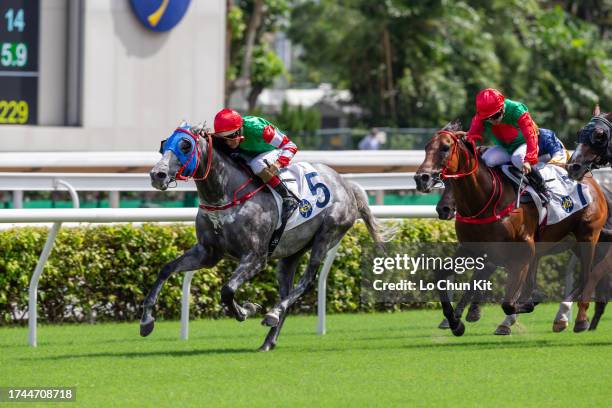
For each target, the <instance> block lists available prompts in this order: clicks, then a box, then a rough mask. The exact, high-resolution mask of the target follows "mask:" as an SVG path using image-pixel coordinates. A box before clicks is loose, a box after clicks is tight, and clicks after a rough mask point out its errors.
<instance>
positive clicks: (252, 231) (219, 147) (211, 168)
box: [140, 125, 393, 351]
mask: <svg viewBox="0 0 612 408" xmlns="http://www.w3.org/2000/svg"><path fill="white" fill-rule="evenodd" d="M187 128H188V129H189V130H190V131H188V132H183V133H184V134H183V135H181V136H180V137H179V139H180V140H178V142H177V145H176V147H175V149H174V151H173V150H171V149H166V150H164V149H161V150H162V152H163V156H162V158H161V159H160V160H159V161H158V162H157V164H155V166H154V167H153V168H152V169H151V172H150V177H151V184H152V186H153V187H154V188H156V189H159V190H166V189H167V188H168V187H169V185H170V184H171V183H173V182H175V180H176V179H177V173H179V172H180V171H182V170H183V169H184V167H185V166H184V165H185V163H184V162H181V160H180V159H179V157H177V156H183V157H190V158H192V159H193V158H194V155H195V159H199V160H198V161H197V163H198V165H197V167H195V168H194V172H193V174H190V176H189V177H193V179H194V180H195V183H196V186H197V190H198V196H199V200H200V203H201V205H200V209H199V210H198V213H197V216H196V220H195V222H196V235H197V243H196V244H195V245H194V246H193V247H191V248H190V249H188V250H187V251H186V252H185V253H184V254H183V255H181V256H179V257H178V258H177V259H175V260H173V261H171V262H170V263H168V264H167V265H165V266H164V267H163V268H162V270H161V271H160V273H159V275H158V277H157V280H156V281H155V283H154V284H153V287H152V288H151V291H150V292H149V294H148V295H147V297H146V299H145V300H144V303H143V314H142V319H141V322H140V334H141V335H142V336H148V335H149V334H150V333H151V332H152V331H153V326H154V318H153V309H154V306H155V303H156V301H157V297H158V295H159V292H160V290H161V288H162V286H163V284H164V282H165V281H166V280H167V279H168V277H169V276H170V275H171V274H173V273H175V272H185V271H190V270H196V269H200V268H211V267H213V266H215V265H216V264H217V263H218V262H219V261H220V260H221V259H223V258H230V259H234V260H237V261H238V262H239V265H238V267H237V268H236V270H235V271H234V272H233V274H232V276H231V278H230V280H229V281H228V282H227V283H226V284H225V285H224V286H223V288H222V290H221V302H222V303H223V305H224V307H225V308H226V311H227V313H228V314H229V315H231V316H233V317H235V318H236V320H238V321H243V320H245V319H247V318H248V317H249V316H252V315H253V314H255V313H257V311H258V309H259V306H258V305H256V304H254V303H250V302H245V303H243V304H242V305H240V304H238V303H237V302H236V300H235V296H234V295H235V293H236V290H238V288H239V287H240V286H241V285H242V284H244V283H245V282H247V281H248V280H250V279H252V278H253V277H254V276H255V275H257V274H258V273H259V272H260V271H261V270H262V269H263V268H264V267H265V266H266V263H267V261H268V259H269V258H275V259H279V262H278V269H277V280H278V285H279V289H280V301H279V302H278V303H276V305H275V306H274V307H273V308H272V309H271V310H269V311H268V312H267V313H266V315H265V316H264V319H263V321H262V324H263V325H265V326H269V327H270V330H269V332H268V334H267V336H266V338H265V340H264V342H263V344H262V345H261V347H260V348H259V351H268V350H271V349H273V348H274V347H275V346H276V343H277V340H278V335H279V333H280V330H281V328H282V326H283V322H284V320H285V318H286V316H287V312H288V310H289V309H290V308H291V306H292V305H293V304H294V303H295V302H296V301H297V300H298V299H299V298H300V297H301V296H302V295H304V293H306V292H307V291H308V290H309V289H311V288H312V287H313V283H314V281H315V278H316V274H317V271H318V269H319V266H320V265H321V263H322V262H323V260H324V258H325V256H326V254H327V252H328V251H329V250H330V249H331V248H333V247H334V246H335V245H336V244H338V243H339V242H340V240H341V239H342V237H343V236H344V235H345V234H346V232H347V231H348V230H349V229H350V228H351V227H352V226H353V224H354V223H355V221H356V220H357V219H359V218H362V219H363V220H364V221H365V224H366V227H367V229H368V231H369V234H370V235H371V237H372V238H373V239H374V241H375V242H376V243H382V242H384V241H387V240H388V239H389V238H390V235H391V234H392V233H393V232H392V230H391V229H385V228H384V227H383V226H382V225H381V224H380V223H379V222H378V220H377V219H376V218H375V217H374V216H373V215H372V213H371V211H370V208H369V207H368V201H367V196H366V195H365V194H364V192H363V191H362V190H361V188H360V187H359V186H357V185H356V184H353V183H351V182H349V181H347V180H344V179H343V178H342V177H341V176H340V175H339V174H338V173H337V172H336V171H334V170H333V169H331V168H329V167H327V166H325V165H322V164H314V165H313V166H314V168H315V169H316V171H317V173H318V174H317V179H316V180H317V183H316V184H314V185H311V188H314V189H315V190H317V189H323V188H326V189H328V191H329V193H330V201H329V203H328V204H327V205H326V207H325V209H324V210H323V211H322V212H320V213H319V215H318V216H316V217H314V218H313V219H311V220H309V221H307V222H305V223H303V224H301V225H300V226H298V227H296V228H293V229H290V230H288V231H286V232H285V233H284V234H283V236H282V238H281V240H280V242H279V243H278V246H277V247H276V248H275V249H274V251H273V252H272V254H271V256H269V255H268V245H269V242H270V240H271V238H272V234H273V232H274V230H275V226H276V224H277V220H278V217H279V214H278V208H277V205H276V203H275V200H274V198H273V196H272V193H271V192H270V191H269V190H268V189H267V188H263V189H262V190H261V191H260V192H258V193H257V194H255V195H253V196H252V198H250V199H249V200H246V201H244V202H240V203H237V202H236V198H237V197H236V195H237V194H238V195H239V194H246V193H247V191H248V192H252V191H254V190H255V189H256V188H258V187H259V186H261V183H260V181H259V180H258V179H257V177H254V178H253V181H252V182H251V183H249V179H250V178H252V177H253V176H252V175H250V174H248V173H247V172H246V171H245V169H244V168H243V167H242V166H241V165H240V164H239V163H237V161H236V160H235V159H234V158H233V157H231V153H232V152H231V151H229V150H228V148H227V146H226V145H225V143H224V142H223V141H221V140H217V139H214V138H212V137H210V135H209V134H208V133H207V132H206V131H205V130H203V126H202V125H198V126H196V127H191V128H189V127H187ZM177 130H178V129H177ZM173 136H174V135H173ZM162 143H163V142H162ZM176 149H180V151H179V150H176ZM205 163H206V165H205ZM180 176H181V174H178V178H180ZM205 176H206V177H205ZM245 184H246V188H244V189H243V190H241V191H240V192H238V190H240V187H241V186H244V185H245ZM239 198H240V197H238V199H239ZM239 201H240V200H239ZM228 203H230V204H228ZM232 204H235V205H232ZM224 205H225V206H229V208H226V209H224V210H219V211H209V210H206V209H204V208H202V207H203V206H204V207H205V206H209V208H210V206H219V207H222V206H224ZM308 250H311V254H310V260H309V262H308V265H307V267H306V270H305V272H304V274H303V275H302V276H301V277H300V279H299V281H298V282H297V284H296V285H295V287H293V282H294V276H295V272H296V269H297V266H298V264H299V261H300V258H301V257H302V256H303V255H304V253H305V252H307V251H308Z"/></svg>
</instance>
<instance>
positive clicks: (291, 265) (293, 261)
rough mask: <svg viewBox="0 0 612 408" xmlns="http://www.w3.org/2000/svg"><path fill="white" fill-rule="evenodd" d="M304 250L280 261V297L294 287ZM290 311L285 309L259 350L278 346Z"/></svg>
mask: <svg viewBox="0 0 612 408" xmlns="http://www.w3.org/2000/svg"><path fill="white" fill-rule="evenodd" d="M303 254H304V251H301V252H299V253H297V254H295V255H292V256H290V257H287V258H284V259H281V260H279V261H278V268H277V269H276V279H277V280H278V286H279V292H280V298H281V299H284V298H286V297H287V295H289V292H290V291H291V288H292V287H293V280H294V279H295V271H296V270H297V267H298V265H299V263H300V259H301V258H302V255H303ZM288 312H289V311H288V310H287V311H285V313H283V314H282V315H281V316H280V321H279V323H278V325H277V326H274V327H271V328H270V331H269V332H268V335H267V336H266V339H265V340H264V342H263V344H262V345H261V347H260V348H259V350H258V351H269V350H272V349H273V348H274V347H276V341H277V340H278V335H279V333H280V331H281V328H282V327H283V323H284V322H285V318H286V317H287V313H288Z"/></svg>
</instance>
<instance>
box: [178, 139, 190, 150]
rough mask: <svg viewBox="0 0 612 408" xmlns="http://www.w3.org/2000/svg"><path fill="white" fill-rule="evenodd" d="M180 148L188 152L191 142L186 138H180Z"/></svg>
mask: <svg viewBox="0 0 612 408" xmlns="http://www.w3.org/2000/svg"><path fill="white" fill-rule="evenodd" d="M180 148H181V151H182V152H183V153H189V152H190V151H191V142H190V141H189V140H187V139H183V140H181V144H180Z"/></svg>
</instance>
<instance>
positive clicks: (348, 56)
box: [290, 0, 612, 133]
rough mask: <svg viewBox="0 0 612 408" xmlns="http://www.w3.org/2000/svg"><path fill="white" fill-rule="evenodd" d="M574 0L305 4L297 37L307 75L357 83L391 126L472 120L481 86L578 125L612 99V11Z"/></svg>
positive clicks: (545, 116) (295, 13) (549, 119)
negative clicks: (610, 25) (610, 24)
mask: <svg viewBox="0 0 612 408" xmlns="http://www.w3.org/2000/svg"><path fill="white" fill-rule="evenodd" d="M607 1H608V0H603V1H597V0H593V1H591V2H589V3H597V4H595V6H597V5H598V4H599V3H606V2H607ZM575 3H576V2H572V1H566V2H558V1H537V0H521V1H518V0H489V1H484V0H482V1H481V0H474V1H469V2H468V1H457V0H418V1H413V0H410V1H409V0H385V1H379V2H373V1H369V0H320V1H305V0H304V1H299V2H298V4H296V6H295V7H294V8H293V10H292V15H291V27H290V37H291V39H292V41H293V42H295V43H297V44H299V45H300V46H301V47H303V50H304V52H303V54H302V57H301V62H302V63H304V64H305V65H306V66H307V67H308V68H309V69H308V70H303V71H302V72H305V75H306V78H297V79H298V80H304V79H311V80H312V79H321V78H323V79H324V80H325V82H332V83H333V84H334V85H335V86H337V87H341V88H348V89H350V90H351V92H352V93H353V95H354V101H355V102H356V103H357V104H359V105H361V106H362V107H363V108H365V110H366V112H367V117H366V120H368V121H370V122H371V123H378V124H380V123H386V124H388V125H390V126H425V127H431V126H440V125H442V124H444V123H445V122H447V121H448V120H449V119H453V118H455V117H460V118H461V119H463V121H464V122H466V121H469V119H470V117H471V115H473V111H474V107H473V104H474V96H475V94H476V93H477V92H478V90H480V89H482V88H485V87H497V88H500V89H501V90H502V91H503V92H504V93H505V94H506V95H507V96H508V97H510V98H512V99H515V100H520V101H522V102H524V103H526V104H527V106H528V107H529V108H530V110H531V111H532V114H533V116H534V118H535V120H536V122H537V123H538V124H539V125H540V126H543V127H550V128H553V129H556V130H557V131H560V132H562V133H563V132H568V131H570V130H572V132H573V131H575V130H576V129H577V128H578V127H579V126H580V125H581V124H582V123H584V122H585V120H586V119H588V118H589V116H590V112H591V110H592V108H593V105H594V104H595V103H600V104H601V105H602V106H604V107H605V106H612V92H611V91H612V58H611V55H612V53H611V51H612V41H611V40H610V39H608V38H607V37H608V32H609V30H608V29H607V28H606V26H605V25H602V24H604V23H602V21H603V20H605V18H607V17H606V16H609V13H606V12H605V11H602V10H597V11H590V12H588V11H585V10H586V9H585V7H584V6H576V5H575ZM604 5H605V4H604ZM585 15H587V16H588V17H589V18H588V19H587V18H585ZM606 21H607V20H606ZM598 24H599V25H598ZM610 109H612V108H610ZM464 126H467V123H466V124H465V125H464Z"/></svg>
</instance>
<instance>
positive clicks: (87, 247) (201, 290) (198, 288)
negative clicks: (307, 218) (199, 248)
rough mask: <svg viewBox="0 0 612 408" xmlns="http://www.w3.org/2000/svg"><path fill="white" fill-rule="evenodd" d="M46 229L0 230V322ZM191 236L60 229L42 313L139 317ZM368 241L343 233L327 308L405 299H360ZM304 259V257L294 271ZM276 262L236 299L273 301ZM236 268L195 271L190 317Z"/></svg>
mask: <svg viewBox="0 0 612 408" xmlns="http://www.w3.org/2000/svg"><path fill="white" fill-rule="evenodd" d="M46 236H47V230H46V229H45V228H16V229H9V230H4V231H1V232H0V324H8V323H14V322H20V321H23V320H24V316H25V314H26V313H27V303H28V299H27V297H28V289H27V288H28V282H29V278H30V275H31V273H32V271H33V270H34V268H35V266H36V262H37V260H38V256H39V254H40V252H41V250H42V247H43V245H44V242H45V239H46ZM396 239H398V240H400V241H402V242H454V241H455V240H456V236H455V232H454V224H453V223H452V222H441V221H433V220H405V221H404V222H402V223H401V224H400V225H399V232H398V235H397V238H396ZM194 242H195V232H194V228H193V226H188V225H184V224H177V225H157V224H145V225H142V226H131V225H113V226H96V227H90V228H63V229H61V230H60V232H59V234H58V237H57V239H56V241H55V246H54V248H53V251H52V253H51V255H50V257H49V260H48V262H47V265H46V267H45V271H44V273H43V276H42V278H41V280H40V283H39V316H40V319H41V320H42V321H48V322H62V321H104V320H114V321H116V320H134V319H138V318H139V317H140V304H141V303H142V301H143V299H144V296H145V295H146V293H147V291H148V290H149V288H150V287H151V285H152V284H153V282H154V280H155V278H156V276H157V273H158V272H159V270H160V269H161V267H162V266H163V265H164V264H166V263H167V262H169V261H171V260H172V259H174V258H176V257H177V256H178V255H180V254H181V253H182V252H183V251H184V250H186V249H187V248H189V247H190V246H192V245H193V243H194ZM371 243H372V241H371V239H370V237H369V236H368V234H367V231H366V230H365V228H364V226H363V224H361V223H359V224H357V225H356V226H355V227H354V228H352V229H351V231H350V232H349V233H348V234H347V235H346V237H345V238H344V239H343V241H342V244H341V246H340V249H339V251H338V256H337V257H336V260H335V262H334V265H333V268H332V272H331V274H330V277H329V280H328V292H327V309H328V311H329V312H354V311H358V310H361V311H370V310H374V309H400V308H403V307H409V306H410V305H380V304H378V305H377V304H373V303H366V304H363V303H361V302H360V284H361V275H360V261H361V251H362V249H363V248H364V247H366V246H367V245H371ZM306 261H307V257H304V259H303V262H302V266H301V268H300V272H301V271H303V268H304V267H305V263H306ZM275 266H276V263H275V262H270V264H269V265H268V266H267V268H266V269H265V270H264V271H262V273H260V274H259V275H258V276H256V277H255V278H254V279H253V280H252V281H251V282H249V283H247V284H245V285H244V286H243V288H242V289H241V290H240V292H239V293H238V298H239V299H243V300H246V299H249V300H251V301H254V302H257V303H259V304H261V305H263V306H264V307H266V308H268V307H270V306H272V305H273V304H274V303H275V302H276V301H277V296H278V290H277V284H276V278H275V272H274V268H275ZM235 268H236V263H235V262H230V261H223V262H221V263H220V264H219V265H217V266H216V267H215V268H213V269H210V270H201V271H200V272H198V273H196V275H195V276H194V279H193V282H192V290H191V294H192V308H191V315H192V316H193V317H196V318H198V317H219V316H221V315H222V310H221V306H220V289H221V286H222V285H223V283H224V282H226V281H227V280H228V277H229V276H230V274H231V272H232V271H233V270H234V269H235ZM544 269H545V270H546V268H544ZM541 270H542V269H541ZM544 275H545V273H544ZM181 282H182V274H175V275H173V276H172V277H171V278H170V279H169V281H168V282H167V283H166V285H165V286H164V288H163V290H162V292H161V294H160V298H159V302H158V307H157V312H156V315H157V317H158V318H165V319H177V318H179V316H180V297H181ZM315 308H316V291H312V292H310V293H309V294H308V295H307V296H306V297H305V298H304V299H303V300H302V301H300V303H299V304H298V305H297V306H296V308H295V309H294V311H298V312H303V313H308V312H312V311H314V310H315Z"/></svg>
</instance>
